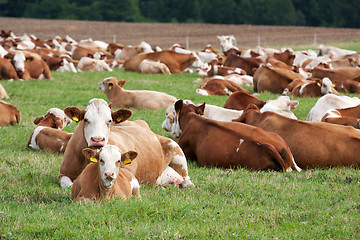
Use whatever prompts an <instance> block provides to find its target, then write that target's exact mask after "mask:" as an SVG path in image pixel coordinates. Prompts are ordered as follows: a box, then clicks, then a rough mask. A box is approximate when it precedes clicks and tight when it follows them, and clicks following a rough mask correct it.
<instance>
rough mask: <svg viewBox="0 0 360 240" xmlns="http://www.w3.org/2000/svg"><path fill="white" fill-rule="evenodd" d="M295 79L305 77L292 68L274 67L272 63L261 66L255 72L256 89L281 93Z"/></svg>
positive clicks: (257, 90)
mask: <svg viewBox="0 0 360 240" xmlns="http://www.w3.org/2000/svg"><path fill="white" fill-rule="evenodd" d="M295 79H305V78H304V77H303V76H302V75H301V74H299V73H295V72H293V71H292V70H288V69H284V68H278V67H273V66H271V64H267V65H263V66H261V67H259V68H258V69H257V70H256V72H255V74H254V79H253V82H254V91H255V92H264V91H269V92H272V93H279V94H281V93H282V92H283V91H284V89H285V88H286V87H287V86H288V85H289V83H291V82H292V81H293V80H295Z"/></svg>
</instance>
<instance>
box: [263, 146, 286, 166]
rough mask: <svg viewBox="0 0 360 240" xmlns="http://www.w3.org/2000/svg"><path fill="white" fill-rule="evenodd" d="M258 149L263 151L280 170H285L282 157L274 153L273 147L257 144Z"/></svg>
mask: <svg viewBox="0 0 360 240" xmlns="http://www.w3.org/2000/svg"><path fill="white" fill-rule="evenodd" d="M258 144H259V146H260V148H262V149H263V151H264V152H265V153H266V154H267V155H268V156H269V158H270V159H271V160H272V161H274V163H275V164H276V165H277V167H278V168H279V169H280V170H284V169H285V170H286V165H285V162H284V159H283V157H282V156H281V155H280V153H279V152H277V151H276V149H275V148H274V146H272V145H270V144H263V143H258Z"/></svg>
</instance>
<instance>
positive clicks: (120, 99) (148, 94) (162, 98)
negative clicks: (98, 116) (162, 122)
mask: <svg viewBox="0 0 360 240" xmlns="http://www.w3.org/2000/svg"><path fill="white" fill-rule="evenodd" d="M125 83H126V80H117V79H116V78H115V77H109V78H105V79H104V80H103V81H101V82H99V83H98V88H99V89H100V90H102V91H103V92H104V93H105V95H106V97H107V98H108V99H109V102H110V104H111V106H112V107H115V108H122V107H126V108H136V109H151V110H159V109H164V108H167V107H168V106H170V105H171V104H173V103H174V102H175V101H176V98H175V97H174V96H171V95H169V94H167V93H164V92H157V91H150V90H125V89H124V88H123V86H124V85H125Z"/></svg>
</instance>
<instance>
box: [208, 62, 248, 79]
mask: <svg viewBox="0 0 360 240" xmlns="http://www.w3.org/2000/svg"><path fill="white" fill-rule="evenodd" d="M234 73H235V74H240V75H247V74H246V72H245V71H244V70H243V69H241V68H235V67H226V66H219V65H212V66H211V67H210V69H209V70H208V71H207V76H208V77H212V76H215V75H220V76H226V75H230V74H234Z"/></svg>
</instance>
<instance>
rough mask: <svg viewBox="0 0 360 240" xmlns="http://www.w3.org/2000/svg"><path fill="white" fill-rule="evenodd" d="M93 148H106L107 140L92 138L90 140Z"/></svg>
mask: <svg viewBox="0 0 360 240" xmlns="http://www.w3.org/2000/svg"><path fill="white" fill-rule="evenodd" d="M90 141H91V145H92V146H104V145H105V138H103V137H91V138H90Z"/></svg>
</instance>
